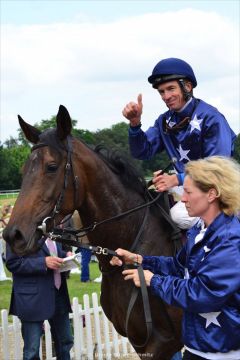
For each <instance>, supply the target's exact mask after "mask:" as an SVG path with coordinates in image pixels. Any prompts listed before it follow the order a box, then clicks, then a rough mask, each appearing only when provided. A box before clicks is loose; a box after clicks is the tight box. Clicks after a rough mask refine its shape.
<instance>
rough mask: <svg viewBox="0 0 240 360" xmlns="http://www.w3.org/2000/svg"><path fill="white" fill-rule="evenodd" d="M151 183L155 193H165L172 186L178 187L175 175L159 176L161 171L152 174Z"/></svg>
mask: <svg viewBox="0 0 240 360" xmlns="http://www.w3.org/2000/svg"><path fill="white" fill-rule="evenodd" d="M152 182H153V185H154V186H155V189H156V191H159V192H163V191H167V190H169V189H171V188H173V187H174V186H178V178H177V175H176V174H172V175H169V174H165V173H164V174H161V170H159V171H156V172H154V173H153V179H152Z"/></svg>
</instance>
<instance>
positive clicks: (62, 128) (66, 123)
mask: <svg viewBox="0 0 240 360" xmlns="http://www.w3.org/2000/svg"><path fill="white" fill-rule="evenodd" d="M71 130H72V120H71V118H70V115H69V112H68V111H67V109H66V108H65V106H63V105H60V106H59V110H58V113H57V135H58V137H59V139H60V140H64V139H66V137H67V136H68V135H69V134H70V133H71Z"/></svg>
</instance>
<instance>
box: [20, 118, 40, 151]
mask: <svg viewBox="0 0 240 360" xmlns="http://www.w3.org/2000/svg"><path fill="white" fill-rule="evenodd" d="M18 121H19V125H20V127H21V129H22V131H23V133H24V135H25V137H26V139H27V140H28V141H30V142H31V143H33V144H36V143H37V142H38V141H39V135H40V134H41V131H40V130H38V129H36V128H35V127H34V126H32V125H29V124H28V123H26V122H25V121H24V120H23V119H22V118H21V116H20V115H18Z"/></svg>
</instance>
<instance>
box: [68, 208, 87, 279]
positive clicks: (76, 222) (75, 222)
mask: <svg viewBox="0 0 240 360" xmlns="http://www.w3.org/2000/svg"><path fill="white" fill-rule="evenodd" d="M72 223H73V227H74V228H75V229H81V228H82V221H81V218H80V216H79V213H78V211H77V210H75V211H74V213H73V216H72ZM81 243H82V244H83V245H88V244H89V240H88V237H87V236H86V235H85V236H83V237H82V238H81ZM75 253H76V254H78V253H81V275H80V280H81V282H90V281H91V280H90V268H89V263H90V261H91V256H92V251H91V250H89V249H84V248H78V249H77V250H76V251H75Z"/></svg>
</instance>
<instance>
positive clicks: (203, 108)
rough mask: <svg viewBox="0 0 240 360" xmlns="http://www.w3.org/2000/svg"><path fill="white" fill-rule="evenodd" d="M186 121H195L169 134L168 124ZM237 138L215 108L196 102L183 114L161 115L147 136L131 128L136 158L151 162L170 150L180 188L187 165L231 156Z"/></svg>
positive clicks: (139, 129) (130, 142)
mask: <svg viewBox="0 0 240 360" xmlns="http://www.w3.org/2000/svg"><path fill="white" fill-rule="evenodd" d="M185 117H190V119H191V121H190V123H189V124H188V125H187V126H186V127H185V128H184V129H182V130H180V131H178V132H166V131H165V129H164V121H165V120H167V121H169V119H171V124H174V123H179V121H181V120H182V119H183V118H185ZM235 138H236V135H235V134H234V132H233V131H232V130H231V128H230V127H229V125H228V123H227V120H226V119H225V117H224V116H223V115H222V114H221V113H220V112H219V111H218V110H217V109H216V108H214V107H213V106H211V105H209V104H207V103H205V102H204V101H202V100H198V99H195V98H193V99H192V101H191V102H190V103H189V104H188V105H187V106H186V108H185V109H183V111H181V112H180V113H175V112H172V111H170V110H169V111H167V112H165V113H164V114H162V115H160V116H159V118H158V119H157V120H156V121H155V123H154V126H152V127H150V128H149V129H148V130H147V131H146V132H143V131H142V130H141V128H140V126H138V127H135V128H134V127H130V128H129V146H130V150H131V153H132V156H133V157H135V158H137V159H140V160H148V159H151V158H152V157H153V156H154V155H155V154H156V153H158V152H161V151H163V150H166V152H167V154H168V156H169V158H170V159H172V158H176V159H177V162H176V164H175V169H176V170H177V172H178V173H179V174H181V175H180V176H179V177H178V179H179V184H180V185H182V182H183V177H184V176H183V173H184V164H186V163H187V162H188V161H189V160H197V159H200V158H204V157H208V156H212V155H222V156H231V155H232V154H233V149H234V140H235Z"/></svg>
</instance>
